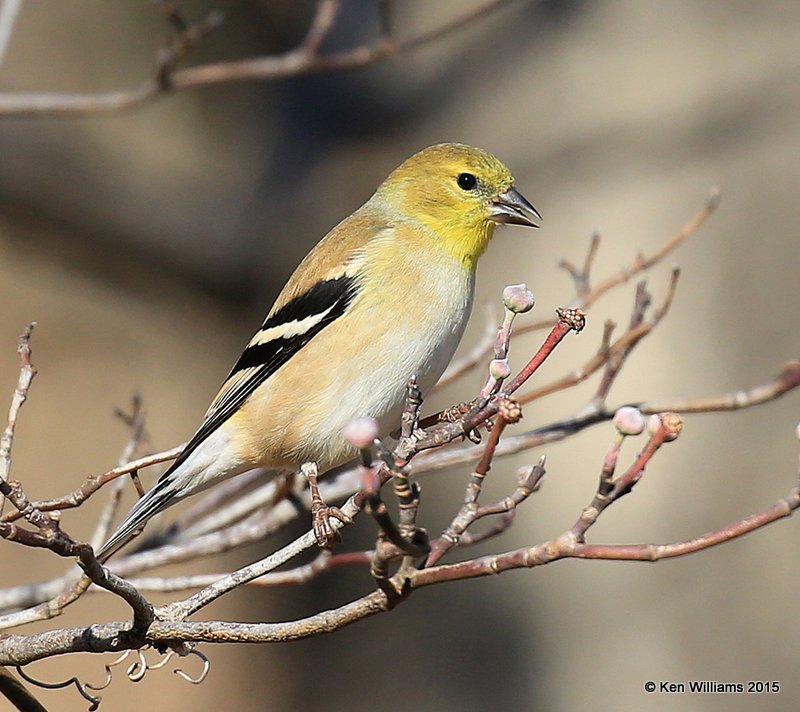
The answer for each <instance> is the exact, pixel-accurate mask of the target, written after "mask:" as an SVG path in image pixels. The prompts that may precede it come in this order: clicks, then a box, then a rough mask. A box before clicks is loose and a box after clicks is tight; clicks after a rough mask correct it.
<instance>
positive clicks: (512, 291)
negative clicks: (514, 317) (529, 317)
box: [503, 283, 536, 314]
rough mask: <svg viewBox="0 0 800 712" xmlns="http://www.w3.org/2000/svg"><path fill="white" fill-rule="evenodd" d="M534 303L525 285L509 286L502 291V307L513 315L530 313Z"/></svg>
mask: <svg viewBox="0 0 800 712" xmlns="http://www.w3.org/2000/svg"><path fill="white" fill-rule="evenodd" d="M535 303H536V301H535V300H534V298H533V292H531V290H530V289H528V285H527V284H524V283H523V284H510V285H509V286H507V287H506V288H505V289H504V290H503V305H504V306H505V308H506V309H508V310H509V311H510V312H514V314H524V313H525V312H526V311H530V310H531V309H532V308H533V305H534V304H535Z"/></svg>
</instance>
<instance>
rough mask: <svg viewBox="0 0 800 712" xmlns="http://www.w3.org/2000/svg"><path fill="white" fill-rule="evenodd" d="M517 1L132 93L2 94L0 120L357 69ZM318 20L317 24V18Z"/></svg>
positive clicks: (209, 68) (217, 66) (183, 73)
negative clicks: (419, 28) (398, 34)
mask: <svg viewBox="0 0 800 712" xmlns="http://www.w3.org/2000/svg"><path fill="white" fill-rule="evenodd" d="M514 1H515V0H492V1H491V2H486V3H485V4H484V5H481V6H479V7H478V8H476V9H473V10H470V11H468V12H465V13H463V14H462V15H459V16H457V17H455V18H452V19H450V20H449V21H446V22H444V23H443V24H442V25H441V26H439V27H436V28H434V29H433V30H429V31H427V32H422V33H420V34H418V35H415V36H413V37H409V38H406V39H401V40H398V39H396V38H395V37H394V36H392V37H387V36H381V37H379V38H378V40H377V41H376V42H375V43H374V44H372V45H362V46H359V47H354V48H352V49H348V50H343V51H339V52H331V53H329V54H318V53H317V52H315V51H311V52H309V47H307V46H306V45H305V44H304V43H301V44H300V45H298V46H297V47H296V48H294V49H292V50H290V51H289V52H286V53H284V54H279V55H272V56H264V57H254V58H250V59H243V60H230V61H225V62H219V63H212V64H203V65H198V66H196V67H188V68H186V69H178V70H175V71H172V72H170V73H169V76H168V81H164V77H161V78H159V77H156V78H153V79H149V80H147V81H145V82H143V83H142V84H140V85H139V86H137V87H133V88H130V89H122V90H117V91H111V92H97V93H86V94H77V93H59V92H52V93H48V92H41V93H24V92H19V93H18V92H7V93H3V94H0V116H17V117H18V116H65V115H82V114H95V113H104V112H116V111H122V110H124V109H132V108H135V107H139V106H142V105H144V104H146V103H149V102H151V101H153V100H154V99H156V98H158V97H159V96H161V95H163V94H164V93H165V91H166V90H170V91H180V90H185V89H189V88H192V87H200V86H206V85H213V84H221V83H229V82H236V81H245V80H261V81H266V80H277V79H283V78H285V77H292V76H300V75H304V74H318V73H322V72H340V71H346V70H351V69H358V68H361V67H366V66H368V65H371V64H376V63H378V62H381V61H384V60H386V59H387V58H389V57H392V56H395V55H398V54H402V53H404V52H408V51H413V50H416V49H418V48H420V47H423V46H425V45H428V44H432V43H434V42H437V41H438V40H440V39H442V38H443V37H445V36H446V35H449V34H451V33H453V32H456V31H458V30H461V29H462V28H464V27H466V26H467V25H469V24H471V23H473V22H475V21H477V20H479V19H481V18H482V17H484V16H485V15H487V14H488V13H490V12H494V11H495V10H498V9H499V8H500V7H502V6H504V5H508V4H510V3H511V2H514ZM329 12H330V10H329ZM315 18H319V12H318V14H317V15H316V16H315ZM323 19H324V18H323ZM314 24H318V25H322V24H323V22H322V20H315V21H314V22H312V27H313V26H314ZM330 26H331V25H328V28H329V27H330ZM306 37H307V38H308V35H307V36H306ZM312 39H313V42H311V43H310V44H309V46H313V45H315V44H316V45H317V46H319V45H321V39H319V33H318V32H317V31H315V33H314V35H313V38H312Z"/></svg>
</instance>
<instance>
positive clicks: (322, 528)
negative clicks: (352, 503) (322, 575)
mask: <svg viewBox="0 0 800 712" xmlns="http://www.w3.org/2000/svg"><path fill="white" fill-rule="evenodd" d="M334 519H337V520H338V521H340V522H341V523H342V524H352V523H353V520H352V518H351V517H349V516H347V515H346V514H345V513H344V512H343V511H342V510H341V509H339V508H338V507H331V506H330V505H327V504H325V502H324V501H323V500H322V499H320V500H319V501H318V502H313V501H312V503H311V527H312V528H313V530H314V536H315V537H316V539H317V545H318V546H319V547H320V549H330V548H331V547H332V546H333V545H334V544H336V543H338V542H340V541H341V540H342V535H341V534H339V532H338V531H337V529H338V527H335V526H334V525H333V520H334Z"/></svg>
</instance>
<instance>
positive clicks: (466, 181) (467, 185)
mask: <svg viewBox="0 0 800 712" xmlns="http://www.w3.org/2000/svg"><path fill="white" fill-rule="evenodd" d="M456 183H458V187H459V188H461V190H475V186H477V185H478V179H477V178H476V177H475V176H474V175H472V173H459V174H458V178H456Z"/></svg>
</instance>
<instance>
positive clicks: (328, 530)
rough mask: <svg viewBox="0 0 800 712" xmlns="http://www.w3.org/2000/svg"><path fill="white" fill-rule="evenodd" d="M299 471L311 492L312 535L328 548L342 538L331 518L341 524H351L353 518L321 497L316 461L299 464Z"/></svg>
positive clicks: (318, 542) (321, 545)
mask: <svg viewBox="0 0 800 712" xmlns="http://www.w3.org/2000/svg"><path fill="white" fill-rule="evenodd" d="M300 469H301V471H302V472H303V474H304V475H305V476H306V479H307V480H308V489H309V491H310V492H311V528H312V529H313V530H314V537H315V538H316V540H317V544H318V545H319V547H320V548H321V549H330V548H331V546H333V545H334V544H335V543H337V542H340V541H341V540H342V537H341V535H340V534H339V532H338V531H337V530H338V529H339V527H337V526H335V525H334V523H333V520H334V519H336V520H338V521H339V522H340V523H341V524H352V523H353V520H352V519H351V518H350V517H349V516H348V515H347V514H345V513H344V512H343V511H342V510H341V509H339V508H338V507H331V506H329V505H328V504H326V503H325V500H324V499H322V495H321V494H320V493H319V483H318V481H317V479H318V477H319V469H318V468H317V463H315V462H306V463H304V464H303V465H302V466H301V468H300Z"/></svg>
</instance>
